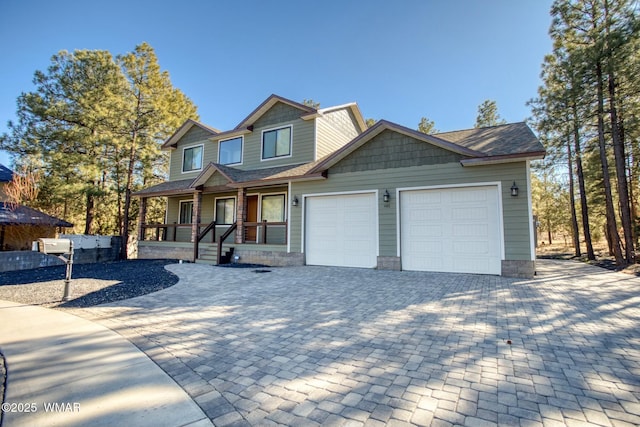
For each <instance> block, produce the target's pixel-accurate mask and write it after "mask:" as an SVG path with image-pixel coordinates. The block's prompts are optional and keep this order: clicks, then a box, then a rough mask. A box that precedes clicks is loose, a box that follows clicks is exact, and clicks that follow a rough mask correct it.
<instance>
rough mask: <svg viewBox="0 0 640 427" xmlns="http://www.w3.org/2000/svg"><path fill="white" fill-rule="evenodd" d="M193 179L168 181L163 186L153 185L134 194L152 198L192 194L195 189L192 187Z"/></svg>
mask: <svg viewBox="0 0 640 427" xmlns="http://www.w3.org/2000/svg"><path fill="white" fill-rule="evenodd" d="M192 182H193V180H192V179H181V180H179V181H167V182H163V183H161V184H156V185H152V186H151V187H147V188H145V189H142V190H140V191H136V192H135V193H133V195H134V196H152V195H166V194H180V193H191V192H192V191H193V189H192V188H191V187H190V186H191V183H192Z"/></svg>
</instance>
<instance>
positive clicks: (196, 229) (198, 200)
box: [191, 189, 202, 262]
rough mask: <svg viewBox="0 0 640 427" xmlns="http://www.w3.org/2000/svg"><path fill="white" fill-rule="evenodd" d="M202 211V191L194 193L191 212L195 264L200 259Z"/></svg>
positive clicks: (198, 190)
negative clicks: (199, 235)
mask: <svg viewBox="0 0 640 427" xmlns="http://www.w3.org/2000/svg"><path fill="white" fill-rule="evenodd" d="M201 210H202V190H201V189H197V190H196V192H195V193H193V211H192V212H191V241H192V242H193V262H195V261H196V260H197V259H198V243H199V242H198V234H200V218H201Z"/></svg>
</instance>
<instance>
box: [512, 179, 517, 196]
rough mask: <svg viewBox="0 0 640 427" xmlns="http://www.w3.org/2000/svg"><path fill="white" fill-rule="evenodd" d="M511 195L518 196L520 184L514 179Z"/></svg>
mask: <svg viewBox="0 0 640 427" xmlns="http://www.w3.org/2000/svg"><path fill="white" fill-rule="evenodd" d="M511 196H512V197H518V186H517V185H516V182H515V181H513V185H512V186H511Z"/></svg>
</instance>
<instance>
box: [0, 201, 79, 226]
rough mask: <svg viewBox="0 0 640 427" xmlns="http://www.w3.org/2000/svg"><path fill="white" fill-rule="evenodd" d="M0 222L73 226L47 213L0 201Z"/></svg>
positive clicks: (3, 223) (4, 223)
mask: <svg viewBox="0 0 640 427" xmlns="http://www.w3.org/2000/svg"><path fill="white" fill-rule="evenodd" d="M0 224H2V225H48V226H51V227H73V224H71V223H70V222H67V221H64V220H62V219H60V218H56V217H54V216H50V215H47V214H46V213H44V212H40V211H37V210H35V209H31V208H29V207H27V206H22V205H15V204H12V203H7V202H0Z"/></svg>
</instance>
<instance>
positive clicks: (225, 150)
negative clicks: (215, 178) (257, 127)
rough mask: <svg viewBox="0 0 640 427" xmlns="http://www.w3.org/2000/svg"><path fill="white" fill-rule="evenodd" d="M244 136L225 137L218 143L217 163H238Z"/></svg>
mask: <svg viewBox="0 0 640 427" xmlns="http://www.w3.org/2000/svg"><path fill="white" fill-rule="evenodd" d="M243 144H244V138H243V137H242V136H239V137H237V138H231V139H225V140H223V141H220V142H219V143H218V163H220V164H221V165H239V164H241V163H242V146H243Z"/></svg>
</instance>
